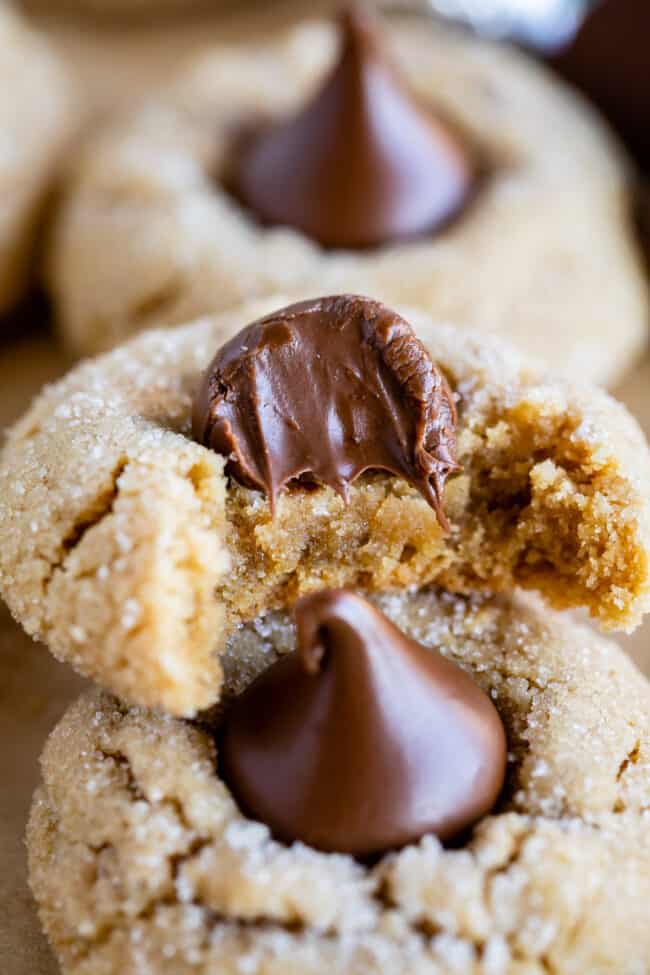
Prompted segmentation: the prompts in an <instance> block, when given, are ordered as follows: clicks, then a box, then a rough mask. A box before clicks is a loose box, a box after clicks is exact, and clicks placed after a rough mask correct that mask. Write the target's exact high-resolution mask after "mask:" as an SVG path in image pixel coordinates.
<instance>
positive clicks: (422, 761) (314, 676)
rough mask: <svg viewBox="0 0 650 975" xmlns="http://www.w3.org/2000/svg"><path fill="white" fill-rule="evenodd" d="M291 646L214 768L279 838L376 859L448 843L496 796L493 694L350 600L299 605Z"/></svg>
mask: <svg viewBox="0 0 650 975" xmlns="http://www.w3.org/2000/svg"><path fill="white" fill-rule="evenodd" d="M296 620H297V624H298V650H297V652H295V653H292V654H290V655H288V656H286V657H283V658H281V659H280V660H279V661H278V662H277V663H275V664H273V665H272V666H271V667H269V669H268V670H266V671H265V672H264V673H263V674H262V675H261V676H260V677H259V678H258V679H257V680H256V681H254V683H253V684H251V685H250V687H249V688H248V689H247V690H246V691H245V692H244V693H243V694H242V695H241V696H240V697H239V698H237V699H236V701H235V702H234V703H233V705H232V707H231V710H230V711H229V713H228V714H227V717H226V723H225V728H224V731H223V736H222V739H221V747H220V760H221V771H222V774H223V776H224V779H225V781H226V782H227V784H228V785H229V787H230V789H231V790H232V793H233V795H234V796H235V799H236V800H237V802H238V803H239V805H240V806H241V808H242V810H243V811H244V812H245V813H246V814H247V815H248V816H250V817H252V818H254V819H257V820H259V821H261V822H263V823H266V824H267V825H268V826H269V827H270V829H271V831H272V833H273V834H274V835H275V836H276V837H277V838H278V839H280V840H283V841H285V842H292V841H294V840H300V841H302V842H303V843H306V844H308V845H309V846H312V847H315V848H317V849H320V850H324V851H328V852H338V853H349V854H353V855H355V856H358V857H368V856H371V855H377V854H380V853H383V852H385V851H388V850H394V849H398V848H399V847H402V846H404V845H406V844H408V843H413V842H416V841H417V840H418V839H419V838H420V837H421V836H423V835H424V834H425V833H435V834H436V835H437V836H438V837H439V838H440V839H441V840H443V841H447V840H451V839H453V838H454V837H456V836H458V835H459V834H460V833H461V832H463V831H464V830H465V829H466V828H467V827H469V826H471V825H472V824H473V823H474V822H476V820H478V819H479V818H480V817H481V816H483V815H485V814H486V813H488V812H489V811H490V810H491V809H492V807H493V806H494V803H495V801H496V799H497V797H498V795H499V793H500V791H501V788H502V786H503V781H504V775H505V767H506V738H505V732H504V729H503V725H502V724H501V721H500V719H499V715H498V714H497V711H496V710H495V708H494V706H493V704H492V702H491V701H490V700H489V698H488V697H487V696H486V695H485V694H484V693H483V692H482V691H481V690H480V689H479V687H478V686H477V685H476V684H475V683H474V682H473V681H472V680H471V678H470V677H468V676H467V674H466V673H465V672H464V671H463V670H461V669H460V668H459V667H457V666H456V665H454V664H452V663H450V662H449V661H448V660H445V658H444V657H442V656H441V655H440V654H438V653H435V652H432V651H430V650H426V649H425V648H424V647H422V646H421V645H420V644H418V643H416V642H414V641H413V640H410V639H408V638H407V637H406V636H405V635H404V634H403V633H402V632H401V631H400V630H398V629H397V627H395V626H393V624H392V623H390V622H389V621H388V620H387V619H386V617H385V616H383V615H382V614H381V613H380V612H378V611H377V610H376V609H375V608H374V607H373V606H371V604H370V603H368V602H367V601H366V600H365V599H362V598H361V597H360V596H357V595H354V594H352V593H350V592H345V591H326V592H321V593H318V594H316V595H313V596H309V597H307V598H305V599H303V600H302V601H301V602H300V603H299V604H298V606H297V609H296Z"/></svg>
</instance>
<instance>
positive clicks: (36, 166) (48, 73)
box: [0, 3, 72, 313]
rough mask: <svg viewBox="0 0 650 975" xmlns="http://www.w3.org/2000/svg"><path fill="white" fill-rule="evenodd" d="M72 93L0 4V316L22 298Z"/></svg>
mask: <svg viewBox="0 0 650 975" xmlns="http://www.w3.org/2000/svg"><path fill="white" fill-rule="evenodd" d="M71 110H72V92H71V87H70V84H69V81H68V78H67V75H66V73H65V71H64V69H63V66H62V65H61V64H60V63H59V61H58V59H57V58H56V56H55V55H54V53H53V52H52V51H51V50H50V48H49V47H48V44H47V42H46V41H45V40H43V39H42V38H41V37H40V36H39V35H38V34H37V33H36V32H35V31H33V30H31V29H30V28H29V27H28V26H27V25H26V24H25V23H24V22H23V21H22V20H21V19H20V18H19V17H18V15H17V14H16V13H14V12H13V11H12V9H11V7H10V5H9V4H8V3H2V4H0V133H2V134H1V139H2V149H1V151H0V200H1V202H0V313H3V312H6V311H7V310H8V309H9V308H10V307H11V306H12V305H13V304H14V303H15V302H16V301H17V300H18V299H19V298H20V297H21V296H22V294H23V291H24V289H25V286H26V283H27V280H28V278H29V276H30V274H31V273H32V270H33V269H32V260H33V256H34V254H33V252H34V242H35V237H36V233H37V230H38V229H39V227H40V220H41V218H42V215H43V205H44V203H45V202H46V199H47V196H48V194H49V192H50V191H51V190H52V184H53V180H54V177H55V174H56V170H57V167H58V164H59V163H60V161H61V156H62V153H63V149H64V147H65V145H66V143H67V141H68V139H69V137H70V134H71V130H72V111H71Z"/></svg>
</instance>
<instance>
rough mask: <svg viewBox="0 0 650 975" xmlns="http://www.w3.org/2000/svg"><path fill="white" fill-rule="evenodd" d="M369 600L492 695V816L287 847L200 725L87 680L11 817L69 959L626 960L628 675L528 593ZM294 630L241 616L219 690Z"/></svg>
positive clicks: (634, 963)
mask: <svg viewBox="0 0 650 975" xmlns="http://www.w3.org/2000/svg"><path fill="white" fill-rule="evenodd" d="M373 600H374V601H375V602H376V603H377V604H378V605H379V606H380V608H381V609H382V610H383V611H384V612H385V613H386V614H387V615H388V616H389V617H390V618H391V619H392V620H393V621H394V622H395V623H396V624H397V625H398V626H400V627H401V628H402V629H403V630H405V631H406V632H407V633H409V635H411V636H412V637H414V638H415V639H416V640H418V641H420V642H422V643H423V644H424V645H425V646H431V647H434V648H437V649H440V650H442V652H443V653H445V654H446V655H447V656H448V657H449V658H451V659H452V660H454V661H455V662H456V663H458V664H460V665H461V666H463V667H464V668H466V669H467V670H468V671H469V672H470V673H471V674H472V675H473V676H474V678H475V679H476V681H477V682H478V683H479V684H480V685H481V686H482V687H483V688H484V689H485V690H486V691H487V692H488V693H490V694H491V696H492V699H493V700H494V702H495V704H496V705H497V707H498V709H499V711H500V714H501V717H502V719H503V721H504V723H505V725H506V728H507V732H508V738H509V745H510V762H509V774H508V778H507V784H506V788H505V791H504V794H503V796H502V799H501V800H500V802H499V805H498V807H497V809H496V810H495V811H494V813H493V814H492V815H491V816H489V817H487V818H486V819H485V820H483V821H482V822H481V823H480V824H479V826H478V827H477V828H476V829H475V830H474V832H473V833H472V835H471V836H470V837H469V838H468V840H467V843H466V844H465V845H464V846H463V847H461V848H459V849H453V850H452V849H443V848H442V847H441V846H440V845H439V843H438V842H437V841H436V840H435V839H433V838H431V837H429V838H424V839H423V840H422V841H421V842H420V843H418V844H414V845H411V846H409V847H407V848H405V849H404V850H402V851H401V852H399V853H397V854H391V855H388V856H384V857H383V858H382V859H381V860H380V861H378V862H377V863H376V864H374V865H372V866H366V865H362V864H360V863H358V862H356V861H355V860H353V859H351V858H350V857H347V856H342V855H332V854H324V853H319V852H316V851H314V850H312V849H309V848H308V847H306V846H302V845H300V844H294V845H292V846H284V845H282V844H280V843H277V842H276V841H274V840H273V839H272V838H271V837H270V836H269V833H268V830H267V829H266V827H264V826H263V825H261V824H260V823H255V822H252V821H249V820H247V819H246V818H245V817H244V816H243V815H242V814H241V812H240V811H239V810H238V808H237V806H236V805H235V803H234V802H233V800H232V798H231V796H230V794H229V792H228V789H227V787H226V786H225V785H224V784H223V782H222V781H221V780H220V778H219V776H218V774H217V771H216V769H217V768H218V755H217V754H216V750H215V746H214V743H213V739H212V737H211V736H210V735H209V734H208V733H207V732H206V730H205V728H206V724H205V722H204V724H203V725H201V724H188V723H187V722H183V721H179V720H177V719H173V718H170V717H166V716H161V715H155V714H152V713H150V712H147V711H144V710H140V709H132V710H129V709H128V708H127V707H126V706H125V705H122V704H120V703H118V702H117V701H116V700H115V699H113V698H111V697H110V696H108V695H106V694H103V693H101V692H99V691H94V692H90V693H88V694H87V695H85V696H84V697H82V698H81V699H80V700H79V701H78V702H77V704H75V705H74V706H73V707H72V708H71V709H70V711H69V712H68V714H67V715H66V717H65V718H64V719H63V721H62V722H61V723H60V725H59V726H58V727H57V729H56V730H55V731H54V733H53V735H52V737H51V738H50V740H49V742H48V744H47V746H46V749H45V752H44V756H43V762H42V765H43V779H44V782H43V786H42V787H41V789H40V790H39V792H38V793H37V795H36V798H35V802H34V806H33V810H32V816H31V821H30V826H29V833H28V846H29V855H30V875H31V883H32V888H33V890H34V893H35V896H36V898H37V901H38V903H39V907H40V914H41V919H42V921H43V924H44V927H45V929H46V931H47V933H48V936H49V938H50V940H51V942H52V944H53V945H54V947H55V950H56V952H57V955H58V957H59V959H60V961H61V964H62V967H63V971H64V972H65V973H66V975H114V973H115V975H117V973H119V975H131V973H133V975H135V973H136V972H141V971H147V972H150V973H151V975H172V973H173V975H184V973H186V972H187V973H188V975H189V973H190V972H192V973H198V975H216V973H217V972H218V973H219V975H222V973H227V975H231V973H232V975H240V973H242V972H247V973H249V975H280V973H282V975H288V973H290V975H294V973H295V975H307V973H308V975H320V973H321V972H336V973H337V975H370V973H372V972H376V971H378V970H379V969H381V970H382V971H387V972H388V971H390V972H391V975H392V973H395V975H407V973H408V975H421V973H422V975H424V973H426V975H451V973H457V975H544V973H550V972H557V973H559V972H562V973H563V975H583V973H584V972H586V971H589V972H590V973H594V975H611V973H614V972H616V973H617V975H640V973H641V972H643V971H644V965H645V964H646V960H647V956H648V952H650V930H649V929H648V925H647V900H648V896H649V895H650V830H649V829H648V825H649V819H648V817H649V815H650V718H649V715H650V686H649V685H648V684H647V682H646V681H645V679H644V678H643V677H642V676H641V675H640V674H639V673H638V672H637V671H636V670H635V669H634V667H633V665H632V664H631V663H630V661H629V660H628V659H627V657H626V656H625V655H624V654H623V653H622V652H621V651H620V650H619V649H618V648H617V647H616V646H615V645H613V644H612V643H609V642H607V641H605V640H604V639H603V638H601V637H599V636H597V635H595V634H594V633H593V631H592V630H591V629H589V628H587V627H583V626H580V625H578V624H576V623H573V622H571V621H568V620H566V619H561V618H559V617H558V616H557V615H555V614H554V613H552V612H549V611H548V610H546V609H545V608H543V607H541V605H540V604H539V603H538V602H537V601H536V600H534V599H532V598H531V597H522V598H519V597H515V598H512V599H511V598H505V597H476V596H474V597H453V596H451V595H449V594H443V593H440V592H437V591H429V592H420V593H418V594H410V595H408V594H400V595H396V594H390V595H387V594H384V595H380V596H376V597H373ZM294 646H295V635H294V630H293V626H292V624H291V622H290V620H289V619H288V617H287V616H286V615H284V614H281V613H278V614H271V615H270V616H267V617H265V618H261V619H259V620H257V621H255V622H254V623H251V624H248V625H247V626H246V627H243V628H241V629H239V630H238V631H237V633H236V634H235V635H234V636H233V637H231V639H230V641H229V644H228V647H227V650H226V653H225V655H224V661H225V664H224V665H225V673H226V679H225V683H226V690H227V693H228V694H234V693H239V692H241V690H242V689H243V688H244V687H246V686H247V685H248V683H249V682H250V681H251V680H252V679H253V677H254V676H255V675H256V674H257V673H259V672H260V671H261V670H263V669H264V668H265V667H267V666H268V665H269V664H270V663H272V662H273V661H274V660H275V659H276V658H277V657H278V655H281V654H284V653H287V652H290V651H291V650H292V649H293V648H294ZM205 717H206V716H204V718H205ZM211 720H213V721H214V720H216V721H218V716H217V717H215V716H212V718H211Z"/></svg>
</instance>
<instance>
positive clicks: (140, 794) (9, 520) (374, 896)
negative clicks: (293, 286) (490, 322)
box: [0, 296, 650, 975]
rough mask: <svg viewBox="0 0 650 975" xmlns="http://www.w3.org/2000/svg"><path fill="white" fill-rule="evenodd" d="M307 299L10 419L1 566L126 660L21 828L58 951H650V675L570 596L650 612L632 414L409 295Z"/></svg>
mask: <svg viewBox="0 0 650 975" xmlns="http://www.w3.org/2000/svg"><path fill="white" fill-rule="evenodd" d="M282 305H283V302H282V300H281V299H280V298H277V297H276V298H274V299H269V300H268V302H265V303H264V304H263V305H259V304H258V305H254V306H250V305H247V306H243V307H241V308H238V309H236V310H233V311H232V312H230V313H228V314H224V315H221V316H219V317H216V318H212V319H208V320H204V321H200V322H198V323H197V324H193V325H189V326H186V327H184V328H177V329H174V330H168V331H164V330H163V331H153V332H150V333H147V334H145V335H143V336H142V337H140V338H137V339H135V340H133V341H132V342H131V343H130V344H128V345H126V346H124V347H123V348H120V349H118V350H116V351H114V352H112V353H110V354H109V355H107V356H105V357H104V358H101V359H98V360H96V361H91V362H88V363H87V364H85V365H82V366H80V367H78V368H77V369H76V370H74V371H73V372H72V373H71V374H70V375H69V376H68V377H67V378H66V379H64V380H63V381H62V382H60V383H58V384H57V385H55V386H54V387H51V388H50V389H49V390H46V391H45V392H44V393H43V394H42V396H41V397H40V398H39V399H38V400H37V401H36V402H35V404H34V405H33V407H32V409H31V410H30V411H29V413H28V414H27V415H26V416H25V418H24V419H23V420H22V421H20V423H19V424H18V425H17V426H16V427H15V428H14V430H13V431H12V433H11V435H10V438H9V442H8V444H7V446H6V448H5V452H4V454H3V458H2V468H1V470H0V485H1V487H0V498H1V499H2V501H1V502H0V553H1V555H0V558H1V563H0V564H1V580H2V590H3V594H4V596H5V598H6V599H7V601H8V602H9V605H10V606H11V608H12V610H13V612H14V613H15V615H16V616H17V617H18V618H19V619H20V620H21V622H22V623H23V625H25V626H26V627H27V629H28V630H29V631H30V632H31V633H32V634H34V635H35V636H38V637H40V638H42V639H43V640H44V641H45V642H47V644H48V645H49V646H50V648H51V649H52V650H53V652H54V653H56V654H57V656H59V657H60V658H62V659H64V660H67V661H69V662H70V663H72V664H73V666H75V667H76V668H77V669H78V670H80V671H81V672H82V673H85V674H87V675H90V676H92V677H93V678H94V679H96V680H97V681H98V683H99V684H100V685H102V686H103V687H104V688H105V689H106V690H104V691H94V692H90V693H88V694H87V695H86V696H85V697H83V698H82V699H81V701H79V702H78V703H77V704H76V705H75V706H74V707H73V708H72V709H71V710H70V712H69V713H68V714H67V715H66V717H65V718H64V719H63V721H62V723H61V724H60V726H59V727H58V728H57V729H56V731H55V732H54V734H53V736H52V738H51V740H50V742H49V743H48V745H47V747H46V750H45V754H44V759H43V774H44V785H43V787H42V788H41V790H40V791H39V793H38V794H37V797H36V800H35V804H34V809H33V812H32V818H31V823H30V827H29V850H30V869H31V880H32V886H33V890H34V893H35V895H36V898H37V901H38V903H39V906H40V911H41V917H42V920H43V923H44V926H45V929H46V931H47V933H48V936H49V937H50V940H51V942H52V944H53V945H54V947H55V950H56V952H57V954H58V956H59V959H60V961H61V963H62V966H63V970H64V971H65V972H74V973H80V975H81V973H91V972H92V973H93V975H95V973H104V972H106V973H109V972H110V973H117V972H126V971H134V972H136V971H151V972H174V973H183V972H188V973H189V972H195V971H203V972H221V971H226V972H229V971H233V972H236V971H241V970H245V971H251V972H255V973H257V972H264V973H266V972H272V973H274V972H280V971H281V972H300V973H304V972H308V973H311V972H320V971H321V970H323V971H324V970H325V969H326V968H330V969H332V968H333V969H334V970H336V971H341V972H346V973H347V972H350V973H352V972H354V973H356V972H365V971H372V970H377V967H378V966H380V967H381V966H383V969H382V970H386V971H390V972H399V973H401V972H404V973H406V972H409V973H410V972H420V971H422V972H451V971H462V972H480V973H483V972H485V973H489V972H495V971H497V972H501V971H503V972H518V971H539V972H542V971H545V970H548V968H549V967H552V968H554V969H555V970H558V971H567V972H569V971H585V970H588V971H594V972H596V971H598V972H608V971H617V972H630V973H632V972H639V971H642V970H643V969H642V965H643V964H644V959H645V957H646V955H647V952H648V950H649V948H650V945H649V943H648V932H647V925H646V923H645V906H644V905H645V896H644V895H645V894H647V893H648V892H650V891H649V889H648V878H649V877H650V870H649V869H648V867H649V866H650V849H649V848H648V843H647V835H648V830H647V811H646V810H647V808H648V804H649V802H650V773H649V771H648V754H649V750H650V720H649V717H648V715H649V714H650V687H649V686H648V685H647V683H646V682H645V680H644V679H643V678H642V677H641V676H640V675H639V674H638V673H637V672H636V671H635V669H634V667H633V666H632V664H631V663H630V662H629V661H628V660H627V658H626V657H625V656H624V654H622V652H621V651H620V650H618V648H617V647H616V646H615V645H613V644H611V643H609V642H607V641H606V640H604V639H602V638H601V637H599V636H597V635H596V634H595V633H594V632H593V631H592V630H591V629H589V628H587V627H585V626H581V625H579V624H577V623H575V622H573V621H572V620H571V619H570V618H567V617H565V616H560V615H558V614H557V613H555V612H554V611H553V610H552V609H550V608H549V605H551V606H556V607H561V608H569V607H577V606H584V607H587V608H588V609H589V611H590V613H591V614H592V616H593V617H594V618H595V619H597V620H598V621H599V622H600V623H601V625H602V626H604V627H605V628H608V629H611V628H631V627H633V626H634V625H635V624H636V623H637V622H638V621H639V620H640V618H641V616H642V615H643V613H644V612H645V610H646V609H647V606H648V601H649V593H650V584H649V577H650V570H649V561H648V558H649V555H648V553H649V517H650V511H649V505H648V498H647V490H646V484H647V481H648V469H649V466H650V460H649V454H648V448H647V446H646V444H645V442H644V440H643V438H642V436H641V434H640V432H639V430H638V428H637V427H636V425H635V423H634V421H633V420H632V419H631V418H630V417H629V416H628V415H627V414H626V413H625V411H624V410H623V409H622V407H620V406H619V405H617V404H616V403H615V402H614V401H613V400H612V399H610V398H609V397H608V396H607V395H606V394H604V393H602V392H599V391H597V390H595V389H591V388H581V387H576V386H571V385H568V384H566V383H564V382H562V381H559V380H556V379H553V378H552V377H548V376H544V375H542V374H540V373H539V372H537V371H536V370H535V368H533V367H531V366H529V365H528V364H527V363H526V362H525V361H522V360H521V359H520V358H519V356H518V355H517V354H516V353H515V352H514V351H512V350H511V349H509V348H506V347H501V346H500V345H498V344H496V343H494V342H491V341H488V340H487V339H470V338H469V337H468V336H467V335H466V334H463V333H459V332H458V331H457V330H455V329H454V328H452V327H450V326H444V325H440V324H436V323H435V322H434V321H433V320H432V319H431V318H429V317H428V316H427V315H426V314H424V313H422V312H415V311H414V312H412V313H410V314H409V316H408V318H409V320H410V321H411V322H412V324H413V326H414V328H415V329H416V331H417V334H418V335H419V336H420V337H421V340H420V339H417V338H416V337H415V332H413V331H412V329H411V327H410V325H409V324H408V323H407V322H406V321H405V320H404V319H403V318H401V317H400V316H398V315H396V314H394V313H392V312H390V311H389V310H387V309H386V308H385V307H384V306H382V305H380V304H378V303H376V302H374V301H371V300H370V299H365V298H357V297H351V296H340V297H337V298H332V299H320V300H314V301H312V302H304V303H301V304H299V305H292V306H289V307H288V308H287V307H282ZM251 322H252V323H253V324H250V323H251ZM461 336H462V337H461ZM215 351H216V352H217V355H216V358H215V359H214V361H213V362H212V364H210V362H211V359H212V358H213V356H214V353H215ZM206 369H207V372H206ZM202 377H203V378H202ZM305 377H309V382H305ZM192 414H194V416H192ZM332 587H336V589H335V590H333V589H332ZM343 587H344V588H343ZM516 587H518V588H520V589H525V590H529V591H530V592H531V593H534V592H537V593H538V594H539V596H537V597H535V596H534V595H527V596H525V595H520V594H517V593H516V592H515V588H516ZM351 590H354V591H356V592H357V593H359V594H360V593H365V597H368V596H370V602H369V601H368V599H367V598H362V597H361V596H360V595H353V594H352V592H351ZM540 596H541V598H542V599H543V600H544V603H542V602H541V600H540ZM296 603H297V614H298V615H297V628H296V626H295V625H294V622H293V621H292V617H291V615H290V613H289V610H290V608H291V606H293V605H295V604H296ZM294 651H297V652H294ZM107 691H111V692H113V693H114V694H117V695H119V697H114V696H111V694H110V693H107ZM506 757H507V762H506ZM364 838H365V841H366V844H367V845H365V844H364ZM612 917H614V918H615V921H616V923H615V927H614V928H612V927H611V926H610V924H611V919H612ZM608 921H609V922H610V924H608V923H607V922H608Z"/></svg>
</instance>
